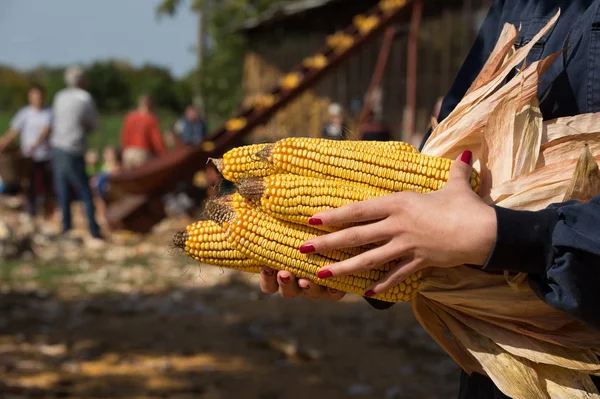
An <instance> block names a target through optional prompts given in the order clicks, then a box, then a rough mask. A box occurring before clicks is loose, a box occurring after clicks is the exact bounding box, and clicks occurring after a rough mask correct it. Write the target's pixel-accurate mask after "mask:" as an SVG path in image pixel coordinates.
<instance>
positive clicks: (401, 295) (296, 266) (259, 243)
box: [188, 204, 420, 302]
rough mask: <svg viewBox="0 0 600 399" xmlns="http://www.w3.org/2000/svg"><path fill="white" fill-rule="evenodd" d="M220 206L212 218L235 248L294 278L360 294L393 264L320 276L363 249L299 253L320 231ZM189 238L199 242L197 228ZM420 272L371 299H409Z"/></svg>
mask: <svg viewBox="0 0 600 399" xmlns="http://www.w3.org/2000/svg"><path fill="white" fill-rule="evenodd" d="M214 207H215V208H218V207H221V208H222V209H220V210H218V211H216V212H214V213H213V216H212V217H213V220H214V221H215V222H216V223H217V224H220V225H221V226H222V229H223V231H225V232H226V233H225V236H226V239H227V242H228V244H229V245H230V247H231V248H234V249H236V250H238V251H239V252H240V253H242V254H244V255H245V256H247V257H248V258H251V259H254V260H255V261H256V262H257V263H260V264H261V265H265V266H269V267H271V268H273V269H277V270H287V271H289V272H291V273H293V274H294V275H296V276H297V277H303V278H308V279H310V280H312V281H314V282H315V283H317V284H320V285H324V286H327V287H331V288H334V289H337V290H340V291H344V292H351V293H355V294H358V295H363V294H364V292H365V290H366V289H367V288H368V287H369V286H370V285H371V284H373V283H374V282H375V281H377V280H379V279H380V278H382V277H383V276H384V274H385V272H386V271H389V270H390V268H391V267H393V266H394V265H395V263H394V262H390V263H387V264H385V265H382V266H380V267H379V268H377V269H373V270H368V271H364V272H359V273H356V274H353V275H350V276H344V277H334V278H331V279H320V278H318V276H317V272H318V271H319V269H320V268H322V267H324V266H327V265H329V264H331V263H334V262H337V261H341V260H344V259H348V258H349V257H352V256H356V255H358V254H359V253H360V252H362V251H364V250H363V249H361V248H347V249H340V250H332V251H327V252H325V253H322V254H309V255H306V254H301V253H300V252H299V251H298V248H299V247H300V245H301V244H302V243H303V242H305V241H306V240H309V239H311V238H314V237H316V236H317V235H320V234H322V232H321V231H319V230H316V229H314V228H311V227H308V226H302V225H298V224H295V223H290V222H286V221H281V220H278V219H275V218H273V217H271V216H270V215H267V214H264V213H262V212H260V211H259V210H258V209H256V208H253V207H251V206H244V207H242V208H240V209H234V208H232V207H230V206H228V205H226V204H225V205H224V204H214ZM191 231H192V233H189V238H188V241H190V240H195V241H191V242H201V240H202V239H201V238H197V234H198V233H196V230H193V229H192V230H191ZM419 277H420V273H418V274H416V275H413V276H411V277H409V278H408V279H407V280H406V281H404V282H402V283H400V284H399V285H397V286H396V287H394V288H393V289H391V290H389V291H388V292H387V293H385V294H380V295H377V296H375V297H374V298H376V299H380V300H383V301H388V302H402V301H409V300H410V299H412V298H413V297H414V295H416V292H417V288H418V281H419Z"/></svg>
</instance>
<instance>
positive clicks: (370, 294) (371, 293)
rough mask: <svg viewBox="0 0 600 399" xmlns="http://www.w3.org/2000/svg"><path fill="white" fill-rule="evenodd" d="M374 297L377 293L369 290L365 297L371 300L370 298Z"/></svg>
mask: <svg viewBox="0 0 600 399" xmlns="http://www.w3.org/2000/svg"><path fill="white" fill-rule="evenodd" d="M373 295H375V291H373V290H369V291H367V292H365V296H366V297H367V298H370V297H372V296H373Z"/></svg>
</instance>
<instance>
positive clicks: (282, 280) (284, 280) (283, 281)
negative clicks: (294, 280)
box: [279, 277, 290, 284]
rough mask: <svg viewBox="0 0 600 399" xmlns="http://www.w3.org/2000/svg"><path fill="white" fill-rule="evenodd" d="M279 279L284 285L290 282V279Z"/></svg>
mask: <svg viewBox="0 0 600 399" xmlns="http://www.w3.org/2000/svg"><path fill="white" fill-rule="evenodd" d="M279 279H280V280H281V282H282V283H285V284H287V283H289V282H290V278H289V277H279Z"/></svg>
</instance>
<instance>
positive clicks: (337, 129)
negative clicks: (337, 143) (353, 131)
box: [321, 103, 348, 140]
mask: <svg viewBox="0 0 600 399" xmlns="http://www.w3.org/2000/svg"><path fill="white" fill-rule="evenodd" d="M327 114H328V121H327V123H325V125H324V126H323V129H322V131H321V137H323V138H324V139H330V140H346V138H347V137H346V134H347V131H348V129H347V128H346V126H345V125H344V110H343V109H342V106H341V105H339V104H337V103H332V104H330V105H329V107H328V108H327Z"/></svg>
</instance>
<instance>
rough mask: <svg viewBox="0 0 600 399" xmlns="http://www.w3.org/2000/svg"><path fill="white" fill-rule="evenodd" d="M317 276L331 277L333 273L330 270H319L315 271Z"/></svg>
mask: <svg viewBox="0 0 600 399" xmlns="http://www.w3.org/2000/svg"><path fill="white" fill-rule="evenodd" d="M317 276H318V277H319V278H329V277H333V273H332V272H331V270H319V272H318V273H317Z"/></svg>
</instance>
